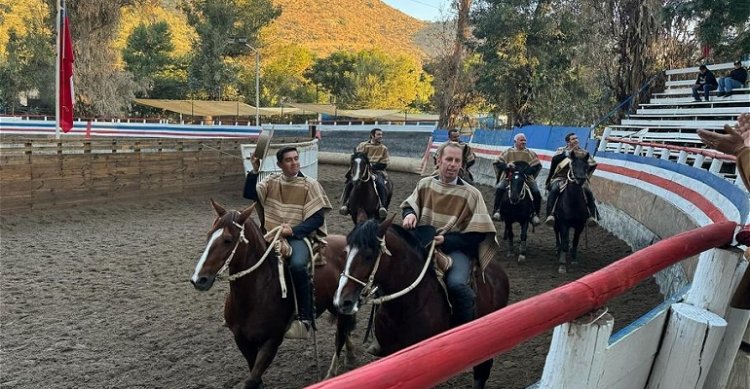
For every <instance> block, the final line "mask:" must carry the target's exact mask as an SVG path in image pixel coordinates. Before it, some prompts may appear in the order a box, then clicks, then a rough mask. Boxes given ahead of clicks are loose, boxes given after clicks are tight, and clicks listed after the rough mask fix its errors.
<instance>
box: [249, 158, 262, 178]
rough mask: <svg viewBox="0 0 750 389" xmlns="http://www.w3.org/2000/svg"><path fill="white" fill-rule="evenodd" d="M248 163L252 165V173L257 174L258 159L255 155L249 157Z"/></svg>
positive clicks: (258, 167)
mask: <svg viewBox="0 0 750 389" xmlns="http://www.w3.org/2000/svg"><path fill="white" fill-rule="evenodd" d="M250 163H251V164H252V165H253V174H258V170H259V169H260V159H258V158H257V157H255V156H252V157H250Z"/></svg>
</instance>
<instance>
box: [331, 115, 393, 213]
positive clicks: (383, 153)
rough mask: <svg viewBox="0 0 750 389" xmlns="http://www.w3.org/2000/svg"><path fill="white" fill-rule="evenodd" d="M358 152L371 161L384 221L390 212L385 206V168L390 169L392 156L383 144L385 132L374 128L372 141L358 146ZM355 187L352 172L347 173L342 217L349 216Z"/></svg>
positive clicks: (371, 133)
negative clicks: (350, 196)
mask: <svg viewBox="0 0 750 389" xmlns="http://www.w3.org/2000/svg"><path fill="white" fill-rule="evenodd" d="M356 150H357V151H358V152H361V153H365V154H367V159H369V160H370V168H371V169H372V171H373V174H374V176H375V187H376V189H377V192H378V199H379V200H380V204H379V205H380V206H379V207H378V216H380V218H381V219H384V218H385V217H386V216H388V211H387V210H386V209H385V204H386V202H387V200H386V189H385V168H386V167H388V162H390V155H389V154H388V147H386V146H385V145H384V144H383V130H381V129H379V128H373V129H372V130H371V131H370V139H369V140H366V141H364V142H362V143H360V144H359V145H357V148H356ZM353 186H354V184H352V181H351V172H346V186H345V187H344V195H343V196H342V201H344V205H342V206H341V208H339V213H340V214H342V215H347V214H349V195H350V194H351V192H352V188H353Z"/></svg>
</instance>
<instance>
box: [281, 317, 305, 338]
mask: <svg viewBox="0 0 750 389" xmlns="http://www.w3.org/2000/svg"><path fill="white" fill-rule="evenodd" d="M311 327H312V323H311V322H310V321H308V320H292V324H291V325H290V326H289V329H288V330H286V334H284V337H285V338H287V339H307V338H309V337H310V328H311Z"/></svg>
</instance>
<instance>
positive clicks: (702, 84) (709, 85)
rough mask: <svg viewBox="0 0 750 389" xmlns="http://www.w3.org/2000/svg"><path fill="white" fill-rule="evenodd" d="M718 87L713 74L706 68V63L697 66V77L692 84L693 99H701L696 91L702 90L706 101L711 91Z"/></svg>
mask: <svg viewBox="0 0 750 389" xmlns="http://www.w3.org/2000/svg"><path fill="white" fill-rule="evenodd" d="M718 87H719V84H718V83H717V82H716V77H714V74H713V73H711V71H710V70H708V68H707V67H706V65H701V66H700V67H698V78H697V79H696V80H695V84H694V85H693V99H695V101H701V98H700V96H699V95H698V91H699V90H702V91H703V95H704V96H705V97H706V101H708V100H709V95H710V93H711V91H712V90H715V89H716V88H718Z"/></svg>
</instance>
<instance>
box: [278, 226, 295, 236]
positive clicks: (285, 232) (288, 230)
mask: <svg viewBox="0 0 750 389" xmlns="http://www.w3.org/2000/svg"><path fill="white" fill-rule="evenodd" d="M293 235H294V232H292V226H290V225H289V224H286V223H284V224H282V225H281V236H283V237H285V238H289V237H291V236H293Z"/></svg>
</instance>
